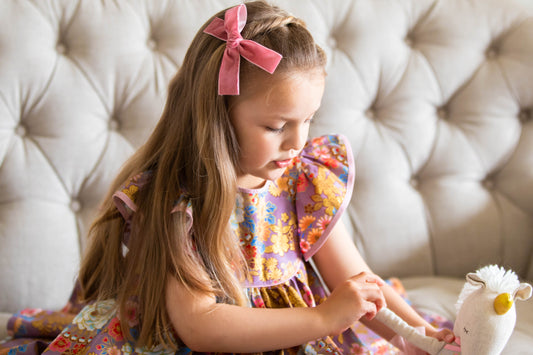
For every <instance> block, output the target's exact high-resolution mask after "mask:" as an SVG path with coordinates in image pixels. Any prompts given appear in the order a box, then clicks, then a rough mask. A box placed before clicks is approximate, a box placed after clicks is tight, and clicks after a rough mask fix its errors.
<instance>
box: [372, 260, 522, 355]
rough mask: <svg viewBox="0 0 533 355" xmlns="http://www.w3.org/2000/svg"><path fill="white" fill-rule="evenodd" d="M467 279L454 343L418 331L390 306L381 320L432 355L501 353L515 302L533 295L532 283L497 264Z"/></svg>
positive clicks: (381, 316)
mask: <svg viewBox="0 0 533 355" xmlns="http://www.w3.org/2000/svg"><path fill="white" fill-rule="evenodd" d="M466 280H467V282H466V283H465V286H464V287H463V290H462V291H461V294H460V295H459V300H458V302H457V318H456V320H455V323H454V327H453V332H454V334H455V337H456V342H455V343H453V344H446V343H444V342H441V341H438V340H437V339H435V338H432V337H428V336H425V335H422V334H420V333H418V332H417V331H416V330H415V329H414V328H412V327H411V326H409V325H408V324H407V323H406V322H404V321H403V320H402V319H401V318H399V317H398V316H397V315H396V314H394V313H393V312H392V311H390V310H389V309H387V308H385V309H382V310H381V311H380V312H378V315H377V319H378V320H379V321H381V322H382V323H384V324H386V325H387V326H389V327H390V328H391V329H392V330H394V331H395V332H396V333H397V334H398V335H400V336H402V337H403V338H405V339H406V340H407V341H408V342H410V343H411V344H413V345H415V346H416V347H418V348H420V349H422V350H424V351H426V352H428V353H429V354H432V355H436V354H438V355H451V354H462V355H497V354H500V353H501V351H502V350H503V348H504V347H505V344H507V341H508V340H509V337H510V336H511V333H512V332H513V329H514V326H515V323H516V309H515V305H514V301H515V300H517V299H518V300H526V299H528V298H529V297H531V290H532V288H531V285H529V284H527V283H520V282H519V281H518V277H517V276H516V274H515V273H514V272H512V271H505V270H504V269H503V268H500V267H498V266H496V265H489V266H486V267H484V268H481V269H479V270H478V271H476V272H475V273H469V274H468V275H467V276H466Z"/></svg>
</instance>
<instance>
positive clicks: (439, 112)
mask: <svg viewBox="0 0 533 355" xmlns="http://www.w3.org/2000/svg"><path fill="white" fill-rule="evenodd" d="M437 116H438V117H439V118H440V119H442V120H445V119H447V118H448V110H447V109H446V108H445V107H439V108H437Z"/></svg>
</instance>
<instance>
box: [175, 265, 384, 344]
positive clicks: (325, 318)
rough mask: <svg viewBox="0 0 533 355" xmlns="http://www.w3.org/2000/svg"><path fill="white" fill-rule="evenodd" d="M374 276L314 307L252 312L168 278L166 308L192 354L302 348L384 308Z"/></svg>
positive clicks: (350, 281)
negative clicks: (223, 302)
mask: <svg viewBox="0 0 533 355" xmlns="http://www.w3.org/2000/svg"><path fill="white" fill-rule="evenodd" d="M378 282H380V280H378V278H377V277H375V276H374V275H369V274H365V273H362V274H360V275H357V276H354V277H350V278H348V277H347V278H346V280H343V281H342V282H340V283H339V285H337V289H336V290H335V291H334V292H333V294H332V295H331V296H330V297H329V298H328V300H327V301H325V302H324V303H322V304H321V305H320V306H318V307H315V308H278V309H266V308H247V307H240V306H234V305H228V304H220V303H218V304H217V303H216V302H215V298H214V297H211V296H209V295H205V294H201V293H194V292H192V291H190V290H188V289H187V288H186V287H184V286H183V285H182V284H180V283H179V282H178V280H177V279H175V278H173V277H169V281H168V283H167V291H166V306H167V310H168V314H169V317H170V320H171V322H172V325H173V326H174V329H175V330H176V332H177V334H178V336H179V338H180V339H181V340H182V341H183V342H184V343H185V344H186V345H187V346H188V347H189V348H191V350H193V351H198V352H229V353H232V352H235V353H249V352H262V351H269V350H275V349H283V348H289V347H292V346H298V345H301V344H304V343H306V342H308V341H311V340H315V339H319V338H322V337H324V336H327V335H329V334H333V333H339V332H340V331H342V330H343V329H346V328H347V327H349V326H350V325H351V324H353V323H354V322H355V321H356V320H358V319H359V318H361V317H362V316H364V315H367V317H369V318H370V317H373V316H374V315H375V313H376V304H377V305H378V307H381V305H383V303H384V300H383V294H382V292H381V290H380V289H379V286H378V285H377V283H378Z"/></svg>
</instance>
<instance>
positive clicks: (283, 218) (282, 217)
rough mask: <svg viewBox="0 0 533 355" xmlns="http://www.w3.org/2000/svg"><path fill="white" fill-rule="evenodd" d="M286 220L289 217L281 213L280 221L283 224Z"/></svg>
mask: <svg viewBox="0 0 533 355" xmlns="http://www.w3.org/2000/svg"><path fill="white" fill-rule="evenodd" d="M288 219H289V215H288V214H286V213H285V212H283V213H282V214H281V220H282V221H283V222H287V221H288Z"/></svg>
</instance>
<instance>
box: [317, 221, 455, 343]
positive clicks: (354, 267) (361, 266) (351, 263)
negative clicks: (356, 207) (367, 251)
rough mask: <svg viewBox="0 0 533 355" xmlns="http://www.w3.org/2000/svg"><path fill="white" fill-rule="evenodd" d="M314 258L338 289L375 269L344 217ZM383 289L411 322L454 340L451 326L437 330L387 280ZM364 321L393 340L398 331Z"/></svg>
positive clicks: (394, 307)
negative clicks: (356, 242)
mask: <svg viewBox="0 0 533 355" xmlns="http://www.w3.org/2000/svg"><path fill="white" fill-rule="evenodd" d="M313 260H314V261H315V264H316V265H317V267H318V269H319V271H320V274H321V276H322V278H323V279H324V282H325V283H326V285H327V286H328V287H329V289H330V290H335V288H336V287H337V286H338V285H339V284H340V283H342V282H343V281H344V280H345V279H347V278H349V277H350V276H351V275H355V274H358V273H360V272H363V271H364V272H368V273H372V271H371V270H370V268H369V267H368V265H367V264H366V262H365V261H364V260H363V258H362V256H361V254H359V251H358V250H357V247H356V246H355V244H354V243H353V240H352V239H351V238H350V236H349V234H348V232H347V231H346V228H345V227H344V224H343V223H342V222H341V221H339V222H338V223H337V225H336V226H335V228H334V229H333V230H332V232H331V235H330V236H329V238H328V240H327V241H326V242H325V243H324V245H323V246H322V247H321V248H320V249H319V250H318V251H317V253H316V254H315V255H314V256H313ZM381 289H382V291H383V294H384V296H385V300H386V302H387V307H388V308H390V309H391V310H392V311H394V312H395V313H396V314H397V315H398V316H400V317H401V318H402V319H403V320H405V321H406V322H407V323H409V324H410V325H411V326H414V327H419V326H423V327H424V328H425V329H426V334H427V335H430V336H433V337H436V338H437V339H439V340H445V339H444V338H446V340H447V341H453V333H452V332H451V331H449V330H447V329H445V330H441V331H437V330H436V329H435V328H434V327H433V326H432V325H431V324H429V323H428V322H426V321H425V320H424V319H423V318H422V317H420V315H418V313H416V312H415V310H414V309H413V308H411V307H410V306H409V305H408V304H407V303H406V302H405V301H404V300H403V298H402V297H401V296H400V295H399V294H398V293H397V292H396V291H394V289H393V288H392V287H390V286H389V285H387V284H384V285H383V286H381ZM361 321H362V322H363V323H364V324H365V325H367V326H368V327H369V328H370V329H372V330H373V331H375V332H376V333H377V334H379V335H380V336H381V337H383V338H385V339H387V340H391V339H392V338H393V337H394V335H396V333H394V332H393V331H392V330H391V329H390V328H388V327H387V326H385V325H384V324H382V323H380V322H379V321H377V320H367V319H362V320H361Z"/></svg>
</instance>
